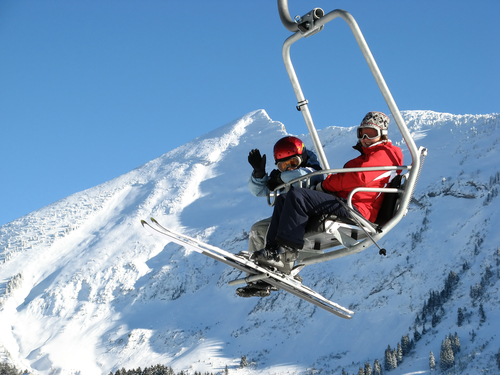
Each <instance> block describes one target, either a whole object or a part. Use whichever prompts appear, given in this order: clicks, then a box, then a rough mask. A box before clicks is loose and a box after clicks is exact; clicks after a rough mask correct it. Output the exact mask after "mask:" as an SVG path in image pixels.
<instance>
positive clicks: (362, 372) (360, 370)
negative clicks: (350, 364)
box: [358, 367, 365, 375]
mask: <svg viewBox="0 0 500 375" xmlns="http://www.w3.org/2000/svg"><path fill="white" fill-rule="evenodd" d="M358 375H365V370H363V367H360V368H359V370H358Z"/></svg>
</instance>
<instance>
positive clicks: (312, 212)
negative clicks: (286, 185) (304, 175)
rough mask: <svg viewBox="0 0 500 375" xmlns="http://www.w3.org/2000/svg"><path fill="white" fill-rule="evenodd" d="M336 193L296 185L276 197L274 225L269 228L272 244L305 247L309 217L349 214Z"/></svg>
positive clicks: (347, 215)
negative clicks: (296, 186)
mask: <svg viewBox="0 0 500 375" xmlns="http://www.w3.org/2000/svg"><path fill="white" fill-rule="evenodd" d="M339 200H342V201H343V202H346V200H345V199H343V198H339V197H337V196H335V195H332V194H327V193H323V192H320V191H317V190H311V189H302V188H295V189H291V190H290V191H289V192H287V193H285V194H281V195H280V196H278V197H277V198H276V202H275V204H274V211H273V216H272V218H271V224H270V225H269V230H268V231H267V238H266V243H267V245H269V246H276V245H287V246H290V247H293V248H295V249H302V247H303V246H304V234H305V229H306V226H307V222H308V221H309V218H310V217H312V216H319V215H323V214H329V215H332V214H333V215H337V216H342V217H349V214H348V212H347V209H346V208H345V207H344V206H343V205H342V203H340V201H339Z"/></svg>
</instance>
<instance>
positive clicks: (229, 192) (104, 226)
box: [0, 110, 500, 374]
mask: <svg viewBox="0 0 500 375" xmlns="http://www.w3.org/2000/svg"><path fill="white" fill-rule="evenodd" d="M402 114H403V117H404V118H405V121H407V123H408V127H409V129H410V132H411V134H412V136H413V137H414V139H415V140H416V142H417V145H418V146H420V145H423V146H425V147H427V148H428V149H429V156H428V157H427V160H426V161H425V163H424V166H423V171H422V176H421V178H420V181H419V183H418V186H417V189H416V191H415V195H414V200H413V202H412V204H411V206H410V212H409V214H408V215H407V217H405V218H404V219H403V220H402V221H401V223H400V224H398V226H397V227H396V228H395V229H394V230H393V231H392V232H391V234H389V235H388V236H386V237H384V239H383V241H381V245H382V246H383V247H385V248H387V249H388V256H387V257H386V258H383V257H380V256H379V255H378V252H377V251H375V250H374V247H371V248H369V249H368V250H366V251H364V252H362V253H360V254H358V255H353V256H349V257H345V258H341V259H338V260H335V261H332V262H327V263H323V264H319V265H313V266H310V267H306V268H305V269H304V271H303V272H302V273H301V275H302V276H303V277H304V284H305V285H308V286H310V287H312V288H313V289H315V290H317V291H318V292H320V293H322V294H324V295H325V297H327V298H330V299H332V300H334V301H337V302H339V303H341V304H342V305H345V306H348V307H350V308H351V309H354V310H355V311H356V315H355V316H354V318H353V319H352V320H351V321H348V322H344V321H340V319H337V318H335V317H333V316H331V315H329V314H328V313H326V312H323V311H318V309H317V308H316V307H314V306H312V305H310V304H307V303H305V302H303V301H300V300H298V299H297V298H296V297H294V296H291V295H287V294H286V293H284V292H279V293H273V295H272V296H271V297H269V298H264V299H260V300H258V299H241V298H238V297H236V296H235V295H234V288H232V287H229V286H228V285H227V281H229V280H231V279H234V278H236V276H237V275H238V272H236V271H235V270H232V269H230V268H228V267H226V266H224V265H221V264H217V263H216V262H215V261H213V260H211V259H208V258H205V257H202V256H201V255H199V254H193V253H190V252H187V251H186V250H184V249H183V248H180V247H179V246H177V245H173V244H165V243H164V242H163V241H161V240H159V239H156V238H153V237H150V236H149V235H148V234H146V233H145V232H144V231H143V230H142V228H140V223H139V221H140V219H141V218H146V217H147V216H154V217H156V218H157V219H158V220H160V221H161V222H162V223H163V224H164V225H166V226H169V227H172V228H173V229H176V230H179V231H183V232H184V233H186V234H189V235H193V236H196V237H199V238H200V239H202V240H204V241H206V242H209V243H211V244H213V245H215V246H220V247H223V248H224V249H226V250H228V251H232V252H237V251H239V250H241V249H245V248H246V246H247V237H248V230H249V229H250V226H251V224H252V223H253V222H255V221H257V220H259V219H261V218H264V217H266V216H270V214H271V212H272V210H271V209H270V208H269V207H267V205H266V203H265V199H260V200H259V199H257V198H255V197H252V196H251V194H250V193H249V192H248V189H247V186H246V183H247V180H248V177H249V175H250V172H251V168H250V166H248V164H247V161H246V155H247V153H248V151H249V150H250V149H252V148H259V149H261V151H262V152H265V153H267V154H268V163H267V170H268V171H270V170H271V169H272V168H273V166H272V160H271V159H272V156H269V155H271V153H270V151H271V150H272V146H273V144H274V142H275V141H276V140H278V139H279V138H280V137H282V136H284V135H286V130H285V128H284V125H283V124H281V123H280V122H276V121H272V120H271V119H270V118H269V116H268V115H267V113H266V112H265V111H263V110H257V111H253V112H250V113H249V114H247V115H245V116H242V117H241V118H239V119H237V120H235V121H233V122H230V123H228V124H226V125H224V126H222V127H220V128H218V129H215V130H212V131H210V132H208V133H207V134H205V135H203V136H201V137H198V138H196V139H194V140H193V141H191V142H188V143H187V144H185V145H183V146H180V147H178V148H176V149H174V150H171V151H169V152H167V153H166V154H164V155H161V156H159V157H158V158H156V159H154V160H152V161H150V162H148V163H146V164H144V165H142V166H140V167H138V168H136V169H134V170H133V171H131V172H129V173H126V174H124V175H122V176H119V177H117V178H115V179H113V180H111V181H108V182H105V183H104V184H101V185H98V186H96V187H94V188H91V189H87V190H85V191H83V192H80V193H76V194H73V195H71V196H69V197H67V198H64V199H62V200H60V201H58V202H55V203H54V204H52V205H49V206H47V207H44V208H42V209H40V210H37V211H35V212H33V213H31V214H29V215H26V216H24V217H22V218H19V219H17V220H14V221H13V222H11V223H8V224H6V225H4V226H2V227H0V248H1V249H2V252H1V253H0V295H1V297H0V309H1V310H0V316H1V317H2V318H1V319H0V321H1V322H2V323H0V338H1V339H0V347H1V348H3V350H4V353H7V352H8V353H9V354H4V357H5V358H6V359H8V360H9V361H11V362H13V363H14V364H16V365H18V367H20V368H25V367H28V366H30V367H31V368H32V369H33V370H35V371H38V372H39V373H50V372H51V371H56V370H57V369H59V370H57V371H61V373H68V374H70V373H76V372H77V371H81V373H82V374H87V373H88V374H94V373H95V374H97V373H103V372H109V371H116V370H117V369H118V368H121V367H126V368H136V367H138V366H141V367H145V366H151V365H154V364H156V363H162V364H165V365H171V366H173V367H174V368H176V369H179V370H181V369H188V370H190V371H222V370H223V369H224V368H225V366H226V365H228V366H229V368H230V369H231V371H236V372H238V373H242V374H245V373H269V372H273V373H287V372H291V373H294V372H295V373H306V372H307V371H308V369H311V368H312V367H313V366H314V367H316V368H317V369H319V368H321V369H324V371H332V373H339V371H340V368H344V367H345V368H346V369H348V371H350V372H352V371H356V370H357V367H356V366H358V365H359V363H358V362H360V364H361V367H362V365H363V363H364V362H365V361H368V362H371V363H373V361H374V359H375V358H378V359H379V361H380V362H381V363H382V360H383V350H384V349H385V348H386V347H387V345H388V344H390V345H391V347H392V346H394V345H395V344H396V343H397V342H398V341H399V340H400V339H401V336H402V335H404V334H408V333H412V329H413V328H412V326H413V325H414V320H415V314H416V312H418V311H420V309H421V307H422V304H423V302H424V301H425V300H426V299H427V298H428V293H429V290H430V289H433V288H435V289H439V288H441V287H442V285H443V283H444V280H445V279H446V277H447V276H448V274H449V272H450V271H453V272H456V273H457V274H458V275H459V276H461V277H460V281H459V285H458V287H457V291H456V292H455V293H456V295H454V297H453V298H452V299H451V300H450V301H448V302H446V303H447V304H448V305H447V308H446V310H447V311H448V314H447V316H446V317H444V318H443V320H442V322H441V323H440V326H441V327H443V326H446V329H445V328H442V329H441V328H440V329H437V330H435V329H429V326H428V327H427V328H428V329H429V330H430V331H431V333H428V334H427V335H426V342H427V343H426V344H425V345H422V343H420V344H419V345H421V346H420V348H418V347H417V349H416V351H415V353H416V357H417V358H416V359H414V360H412V361H410V360H409V359H407V360H405V361H404V362H403V363H402V364H401V365H400V366H398V368H397V369H395V370H393V372H391V373H394V374H404V373H408V372H409V371H410V369H411V371H415V370H416V369H420V370H423V369H425V370H427V369H428V364H426V365H425V366H424V365H422V364H421V360H418V358H421V357H422V356H428V350H427V348H433V350H434V354H435V355H436V356H437V357H439V355H438V354H437V352H436V351H438V350H439V341H441V340H443V339H444V335H445V334H448V333H450V332H448V330H449V329H448V328H449V327H453V320H456V308H457V307H458V306H459V305H460V306H464V307H465V306H470V308H471V309H472V298H468V297H467V295H468V293H469V290H470V288H471V287H473V286H474V285H475V283H479V282H480V280H481V275H484V273H485V270H486V265H490V266H491V268H492V270H493V271H497V274H495V276H494V277H493V278H492V279H490V282H489V284H491V285H489V286H488V288H486V289H488V290H489V292H488V294H489V295H488V300H487V301H486V298H485V297H484V296H483V297H482V298H483V300H484V306H485V310H486V316H487V317H488V320H487V323H486V324H484V325H488V324H494V323H492V322H494V321H495V319H496V321H498V313H497V312H496V311H495V307H498V303H499V301H498V285H497V284H498V283H496V280H497V279H498V264H496V263H495V251H496V247H497V246H498V239H499V238H498V234H497V233H496V232H495V231H494V224H495V223H497V222H498V219H499V218H498V214H497V213H496V212H495V209H494V204H492V203H493V202H494V201H495V198H496V195H495V194H497V193H495V189H496V188H497V186H498V184H499V183H500V178H499V177H498V175H499V170H498V167H497V166H496V160H498V151H497V148H496V146H497V145H498V140H499V139H500V138H499V137H495V131H497V130H498V125H499V123H500V115H498V114H489V115H452V114H440V113H436V112H432V111H404V112H402ZM355 128H356V126H352V127H347V128H342V127H326V128H323V129H319V130H318V133H319V136H320V139H321V140H322V142H323V144H324V147H325V153H326V154H327V157H328V159H329V160H330V164H331V167H333V168H335V167H340V165H342V164H343V163H344V162H345V161H347V160H349V159H351V158H352V157H355V156H356V152H355V151H354V150H352V149H351V145H353V144H354V143H355ZM389 132H390V138H391V139H392V140H393V142H394V143H395V144H397V145H399V146H400V147H402V149H403V150H404V148H405V146H404V144H403V142H402V139H401V136H400V135H398V134H397V131H396V127H395V125H394V123H393V121H392V122H391V125H390V130H389ZM298 136H299V137H301V138H302V139H303V140H304V142H305V143H306V146H307V147H312V143H311V141H310V137H309V135H298ZM338 155H341V157H339V156H338ZM404 156H405V160H404V162H405V163H406V164H409V163H411V160H408V158H409V154H408V151H407V150H404ZM332 161H334V162H332ZM457 228H458V229H457ZM495 244H496V245H495ZM443 248H446V249H453V251H454V252H453V253H451V255H450V254H449V253H447V252H444V251H442V250H443ZM467 261H469V269H468V270H463V265H464V264H465V263H466V262H467ZM431 271H432V272H431ZM17 275H21V276H17ZM9 285H10V286H9ZM430 286H432V288H430ZM7 291H8V293H7ZM467 304H468V305H467ZM452 306H453V308H452ZM476 308H477V307H476ZM476 308H474V309H476ZM470 320H471V323H470V324H469V326H468V327H467V328H468V329H469V331H470V330H471V329H472V326H474V328H476V330H478V326H476V325H475V324H476V323H475V320H474V319H473V316H470ZM493 327H497V328H498V326H497V325H496V324H495V325H493ZM409 328H412V329H409ZM417 329H418V330H422V326H417ZM432 331H435V333H432ZM458 331H459V332H460V335H461V340H462V341H463V349H464V350H466V349H465V347H466V346H467V347H468V348H469V352H470V351H471V350H472V349H474V348H476V346H477V347H480V346H481V345H483V344H485V343H486V342H487V341H488V343H489V344H488V346H487V351H484V350H483V351H482V353H488V354H487V355H483V356H482V357H483V358H486V357H488V358H489V360H483V358H478V357H477V356H476V357H475V358H474V360H472V361H470V362H469V366H471V368H472V367H473V366H486V365H487V366H489V368H492V369H493V370H492V371H493V372H492V373H494V367H492V364H491V363H492V361H493V359H492V358H493V355H494V354H495V350H498V347H499V346H500V341H499V337H498V335H496V334H493V333H491V335H492V337H493V338H490V337H487V336H488V335H489V334H488V335H487V334H486V333H484V334H483V332H484V329H479V330H478V333H477V335H476V337H475V340H476V343H479V342H482V344H477V345H475V344H474V342H472V340H470V335H469V334H468V332H467V331H465V328H462V329H459V330H458ZM382 332H384V335H383V338H380V337H382V336H381V333H382ZM445 332H446V333H445ZM490 332H494V328H492V329H491V330H490ZM31 333H35V336H36V335H38V336H39V337H36V338H34V337H31V335H30V334H31ZM372 336H374V337H379V338H373V337H372ZM431 336H432V338H431ZM464 336H465V337H464ZM299 337H300V340H292V338H299ZM335 337H342V342H338V341H337V340H335ZM358 337H359V339H358ZM75 338H79V339H78V340H76V341H77V342H75ZM359 340H364V342H365V343H367V344H366V345H360V341H359ZM297 341H300V342H297ZM494 345H496V347H497V348H495V347H494ZM283 346H284V348H285V349H286V350H283ZM436 347H437V348H436ZM474 350H475V349H474ZM289 353H293V355H290V354H289ZM243 355H245V356H247V357H248V358H249V359H250V360H251V361H253V362H254V364H253V365H252V366H250V367H248V368H245V369H239V362H240V358H241V356H243ZM419 361H420V362H419ZM410 362H411V365H410ZM353 363H355V364H354V365H353ZM488 364H489V365H488ZM415 366H417V367H415ZM467 369H468V371H470V368H467ZM335 371H336V372H335ZM470 373H474V372H470Z"/></svg>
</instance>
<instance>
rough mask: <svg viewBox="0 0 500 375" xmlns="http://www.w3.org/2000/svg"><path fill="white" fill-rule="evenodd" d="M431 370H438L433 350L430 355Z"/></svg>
mask: <svg viewBox="0 0 500 375" xmlns="http://www.w3.org/2000/svg"><path fill="white" fill-rule="evenodd" d="M429 368H430V369H431V371H433V370H434V369H435V368H436V359H435V358H434V353H433V352H432V350H431V352H430V354H429Z"/></svg>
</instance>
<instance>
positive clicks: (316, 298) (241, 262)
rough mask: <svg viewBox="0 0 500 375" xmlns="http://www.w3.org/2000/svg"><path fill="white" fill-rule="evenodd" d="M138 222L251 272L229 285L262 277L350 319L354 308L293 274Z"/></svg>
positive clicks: (159, 233) (154, 224)
mask: <svg viewBox="0 0 500 375" xmlns="http://www.w3.org/2000/svg"><path fill="white" fill-rule="evenodd" d="M141 224H142V226H143V227H144V228H145V229H146V230H147V231H148V232H150V233H152V234H154V235H157V236H160V237H162V238H165V239H167V240H169V241H172V242H174V243H176V244H178V245H180V246H183V247H185V248H187V249H190V250H194V251H196V252H198V253H200V254H203V255H205V256H208V257H210V258H212V259H215V260H217V261H219V262H221V263H224V264H226V265H228V266H231V267H233V268H236V269H238V270H240V271H242V272H245V273H247V274H249V275H250V276H249V277H247V278H246V279H242V280H236V281H235V282H232V283H230V285H234V283H241V282H245V281H250V280H251V281H256V280H265V282H266V283H268V284H270V285H273V286H275V287H277V288H279V289H283V290H285V291H287V292H289V293H291V294H293V295H295V296H297V297H299V298H301V299H303V300H305V301H307V302H310V303H312V304H314V305H315V306H318V307H320V308H322V309H324V310H326V311H328V312H330V313H332V314H335V315H337V316H339V317H341V318H344V319H351V318H352V315H353V314H354V312H353V311H350V310H348V309H346V308H345V307H342V306H340V305H339V304H337V303H335V302H332V301H329V300H328V299H326V298H325V297H323V296H322V295H321V294H319V293H317V292H315V291H314V290H312V289H311V288H309V287H307V286H304V285H302V284H301V283H300V282H298V281H297V280H295V279H294V278H293V275H286V274H284V273H282V272H279V271H275V270H271V269H268V268H265V267H262V266H260V265H258V264H257V263H255V262H253V261H251V260H249V259H246V258H244V257H241V256H238V255H236V254H233V253H230V252H228V251H226V250H223V249H220V248H218V247H216V246H212V245H210V244H207V243H205V242H202V241H199V240H197V239H195V238H192V237H189V236H186V235H184V234H181V233H178V232H175V231H173V230H171V229H168V228H165V227H164V226H162V225H161V224H160V223H159V222H158V221H156V220H155V219H154V218H151V221H150V222H148V221H146V220H141Z"/></svg>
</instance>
